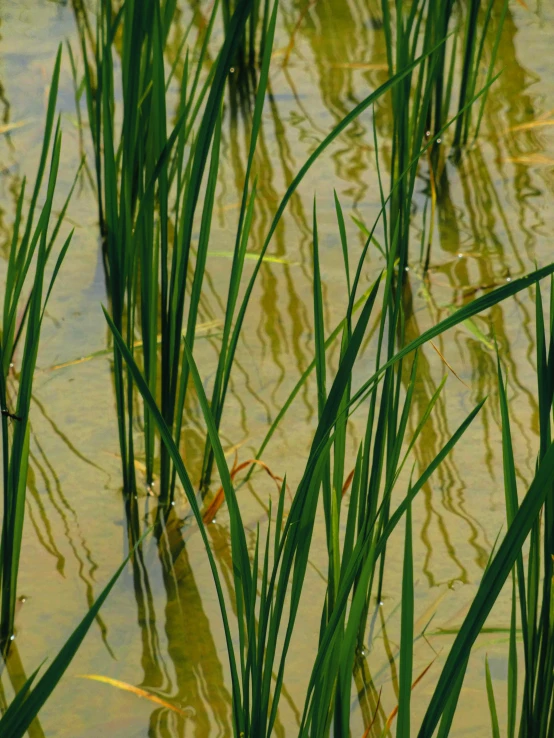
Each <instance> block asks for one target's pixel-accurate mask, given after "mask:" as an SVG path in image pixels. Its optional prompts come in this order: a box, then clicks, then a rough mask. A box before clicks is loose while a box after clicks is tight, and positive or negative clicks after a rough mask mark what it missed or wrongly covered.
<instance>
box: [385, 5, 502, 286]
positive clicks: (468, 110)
mask: <svg viewBox="0 0 554 738" xmlns="http://www.w3.org/2000/svg"><path fill="white" fill-rule="evenodd" d="M507 5H508V4H507V2H506V1H505V0H503V2H502V11H501V15H500V19H499V21H498V23H497V27H496V29H495V33H494V37H493V48H492V51H491V54H490V58H489V60H488V66H487V67H486V68H485V71H484V72H483V69H482V66H483V52H484V48H485V42H486V41H487V39H488V31H489V27H490V25H491V24H490V21H491V17H492V12H493V7H494V0H489V2H488V3H487V7H486V8H485V9H483V10H482V13H480V9H481V1H480V0H472V1H471V2H469V3H467V4H462V3H457V4H454V3H453V1H452V0H447V1H446V2H440V3H430V4H427V3H425V2H420V1H419V0H412V2H410V3H406V4H405V3H402V2H399V3H396V5H395V7H394V9H392V8H391V4H390V3H388V2H386V0H383V2H382V4H381V7H382V12H383V27H384V32H385V41H386V51H387V63H388V67H389V73H390V74H391V75H392V74H394V73H398V72H399V71H401V70H402V69H404V68H406V67H407V66H408V65H410V64H411V63H412V62H413V60H414V59H415V57H416V56H418V55H420V54H424V55H427V57H428V58H427V60H426V62H425V64H421V65H419V66H418V67H416V68H415V69H414V71H413V72H412V73H411V74H409V75H406V76H405V77H404V79H403V81H402V83H401V84H399V85H397V86H396V87H395V88H394V89H393V91H392V93H391V102H392V120H393V131H392V152H391V163H390V181H391V184H392V183H393V182H396V181H397V180H398V178H399V175H400V173H402V172H404V171H405V170H406V168H407V167H408V165H409V164H410V162H415V163H414V164H412V171H411V172H410V175H409V176H408V177H407V178H406V179H405V180H403V181H400V182H399V186H398V188H397V189H396V191H395V192H394V194H393V197H392V201H391V216H390V218H389V230H390V233H389V240H390V242H391V243H393V242H395V241H396V242H397V251H398V258H399V260H400V267H401V271H403V269H404V268H405V266H406V265H407V264H408V262H409V242H410V234H409V229H410V223H411V217H412V201H413V197H414V188H415V183H416V177H417V173H418V166H419V163H420V161H419V159H417V158H416V155H417V154H418V153H419V152H420V151H422V148H423V147H424V148H425V149H426V150H427V154H426V156H425V157H421V160H422V161H425V160H426V161H427V164H428V177H429V202H430V206H429V205H428V206H426V207H430V209H431V215H430V218H429V217H427V221H428V222H429V221H431V228H432V219H433V218H434V213H435V208H436V201H437V198H438V197H440V179H441V170H442V168H443V167H444V157H443V160H442V161H441V157H440V154H441V152H443V151H444V149H445V139H444V136H445V131H446V128H447V127H448V121H449V120H450V119H451V117H452V116H454V119H455V124H454V126H453V128H454V134H453V138H452V150H453V152H454V154H455V155H456V156H457V157H459V156H460V153H461V150H462V148H463V147H464V146H466V145H467V144H468V142H469V139H470V135H471V134H472V135H473V138H476V137H477V135H478V133H479V128H480V124H481V119H482V117H483V111H484V106H485V102H486V99H487V95H488V91H489V89H490V86H491V83H492V82H493V73H494V66H495V62H496V54H497V51H498V46H499V43H500V38H501V33H502V27H503V23H504V18H505V15H506V10H507ZM464 14H465V15H464ZM481 15H482V16H483V18H482V28H481V30H480V31H479V26H478V22H479V20H480V19H481ZM460 25H463V26H464V37H463V39H464V40H463V44H462V45H461V48H460V51H461V55H462V65H461V69H460V72H459V79H458V75H457V68H456V61H457V51H458V41H457V39H458V35H459V34H458V31H457V28H456V27H457V26H458V27H459V26H460ZM447 60H448V61H447ZM447 64H448V66H447ZM455 89H459V98H458V103H457V109H456V110H455V112H454V113H453V112H452V111H451V107H452V95H453V90H455ZM475 108H478V114H477V120H476V123H475V126H474V127H472V115H473V112H474V109H475ZM429 141H432V145H431V146H424V144H425V143H426V142H429ZM426 214H427V213H426ZM424 231H425V216H424ZM424 238H426V240H427V243H425V244H424V245H422V249H421V254H420V260H421V261H423V263H424V266H425V269H427V268H428V266H429V259H430V249H431V237H430V236H429V235H424Z"/></svg>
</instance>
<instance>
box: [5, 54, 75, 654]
mask: <svg viewBox="0 0 554 738" xmlns="http://www.w3.org/2000/svg"><path fill="white" fill-rule="evenodd" d="M60 61H61V49H60V50H58V55H57V58H56V63H55V66H54V72H53V76H52V84H51V87H50V93H49V98H48V108H47V112H46V122H45V128H44V136H43V143H42V151H41V156H40V161H39V166H38V172H37V177H36V180H35V184H34V187H33V191H32V194H31V200H30V204H29V209H28V212H27V215H26V217H25V216H24V212H23V210H24V203H25V192H26V182H25V179H24V180H23V183H22V185H21V190H20V193H19V197H18V201H17V210H16V215H15V222H14V225H13V236H12V240H11V244H10V250H9V260H8V268H7V274H6V286H5V292H4V302H3V313H2V326H1V327H2V330H1V333H0V405H1V408H2V416H1V427H2V467H3V469H2V471H3V475H2V477H3V503H4V505H3V519H2V544H1V555H0V643H1V644H2V648H4V649H5V648H7V647H8V646H9V643H10V639H11V638H13V631H14V611H15V603H16V593H17V577H18V570H19V558H20V553H21V541H22V536H23V521H24V517H25V493H26V486H27V468H28V462H29V438H30V412H31V397H32V391H33V376H34V371H35V365H36V360H37V353H38V347H39V341H40V332H41V326H42V320H43V317H44V311H45V309H46V305H47V303H48V299H49V297H50V294H51V292H52V288H53V286H54V282H55V280H56V277H57V276H58V272H59V270H60V267H61V264H62V261H63V259H64V256H65V254H66V252H67V249H68V247H69V244H70V241H71V236H72V233H70V234H69V236H68V237H67V238H66V240H65V242H64V244H63V246H62V247H61V249H60V251H59V253H58V257H57V260H56V263H55V266H54V269H53V271H52V275H51V277H50V282H49V283H47V282H46V269H47V266H48V263H49V261H50V259H51V257H52V252H53V249H54V244H55V242H56V239H57V236H58V232H59V230H60V227H61V224H62V221H63V218H64V216H65V212H66V209H67V206H68V203H69V198H70V197H71V192H72V190H71V191H70V193H69V196H68V198H67V199H66V202H65V204H64V206H63V208H62V210H61V212H60V214H59V216H58V218H57V219H56V221H55V222H54V225H53V228H52V231H51V233H50V234H49V232H48V231H49V227H50V222H51V218H52V202H53V199H54V193H55V188H56V179H57V175H58V167H59V161H60V149H61V141H62V136H61V131H60V125H59V120H58V121H57V123H56V124H55V120H54V119H55V109H56V98H57V93H58V83H59V76H60ZM54 124H55V125H54ZM49 156H50V170H49V173H48V177H47V189H46V196H45V200H44V204H43V205H42V207H41V208H40V211H39V216H38V219H37V221H36V222H35V215H36V210H37V202H38V197H39V194H40V191H41V186H42V182H43V178H44V174H45V170H46V166H47V163H48V158H49ZM33 268H34V273H33ZM46 284H48V286H47V287H46ZM45 288H46V289H45ZM20 347H22V350H23V353H22V356H21V360H20V361H18V360H16V358H15V354H16V350H17V349H18V348H20ZM16 366H17V368H16Z"/></svg>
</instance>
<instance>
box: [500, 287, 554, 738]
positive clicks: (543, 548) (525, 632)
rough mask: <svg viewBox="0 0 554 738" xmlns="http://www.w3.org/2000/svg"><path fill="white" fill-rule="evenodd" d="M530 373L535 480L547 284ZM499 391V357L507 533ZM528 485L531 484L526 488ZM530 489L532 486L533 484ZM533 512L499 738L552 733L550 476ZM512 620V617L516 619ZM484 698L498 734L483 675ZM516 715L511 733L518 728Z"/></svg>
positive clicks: (544, 445) (511, 498) (550, 355)
mask: <svg viewBox="0 0 554 738" xmlns="http://www.w3.org/2000/svg"><path fill="white" fill-rule="evenodd" d="M535 295H536V297H535V305H536V310H535V319H536V370H537V396H538V410H539V449H538V454H537V462H536V466H537V470H538V471H537V477H538V476H539V475H540V473H541V471H542V470H544V469H546V468H550V466H551V465H552V456H553V450H552V445H553V444H552V435H551V417H552V409H553V397H554V384H553V381H552V376H553V374H552V372H553V369H554V367H553V363H552V362H553V361H554V351H553V347H554V303H553V302H552V300H553V297H554V290H553V284H552V280H550V309H549V310H547V309H546V308H545V307H544V306H543V298H542V291H541V286H540V284H537V286H536V291H535ZM507 384H508V381H507V379H506V378H505V376H504V374H503V371H502V366H501V363H500V358H499V359H498V387H499V401H500V410H501V417H502V449H503V465H504V491H505V501H506V518H507V523H508V526H509V530H511V528H512V527H513V526H514V522H515V520H516V518H517V516H518V515H520V512H521V509H522V508H523V506H524V504H525V502H524V503H522V504H521V505H520V503H519V496H518V489H517V481H516V468H515V461H514V449H513V439H512V432H511V427H510V412H509V405H508V399H507ZM533 484H534V485H536V480H535V482H534V483H533ZM536 486H537V485H536ZM535 506H536V513H535V517H534V518H533V520H532V525H531V529H530V533H531V535H530V541H529V552H528V558H527V565H526V566H525V565H524V559H523V553H522V552H521V550H520V551H519V552H518V553H517V557H516V559H515V562H514V564H515V565H514V567H513V570H512V609H511V620H510V644H509V653H508V691H507V735H508V737H509V738H513V736H515V734H516V731H517V733H518V735H519V736H522V737H525V738H530V737H531V736H533V737H534V736H536V737H537V738H547V737H548V736H550V735H552V730H553V729H554V696H553V687H554V616H553V612H554V610H553V603H554V576H553V574H554V519H553V515H554V479H553V478H552V477H551V476H550V477H548V478H547V479H544V480H543V481H542V485H541V486H540V487H538V486H537V490H536V501H535ZM518 614H519V618H518ZM519 628H520V629H521V638H522V640H523V685H522V690H521V692H522V694H521V692H520V691H518V676H519V674H520V673H521V670H520V669H519V666H518V653H517V647H516V639H517V638H518V629H519ZM487 692H488V695H489V705H490V709H491V720H492V726H493V731H494V730H497V729H498V714H497V710H496V702H495V697H494V689H493V684H492V680H491V677H490V673H489V672H488V671H487ZM518 713H519V728H518Z"/></svg>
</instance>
